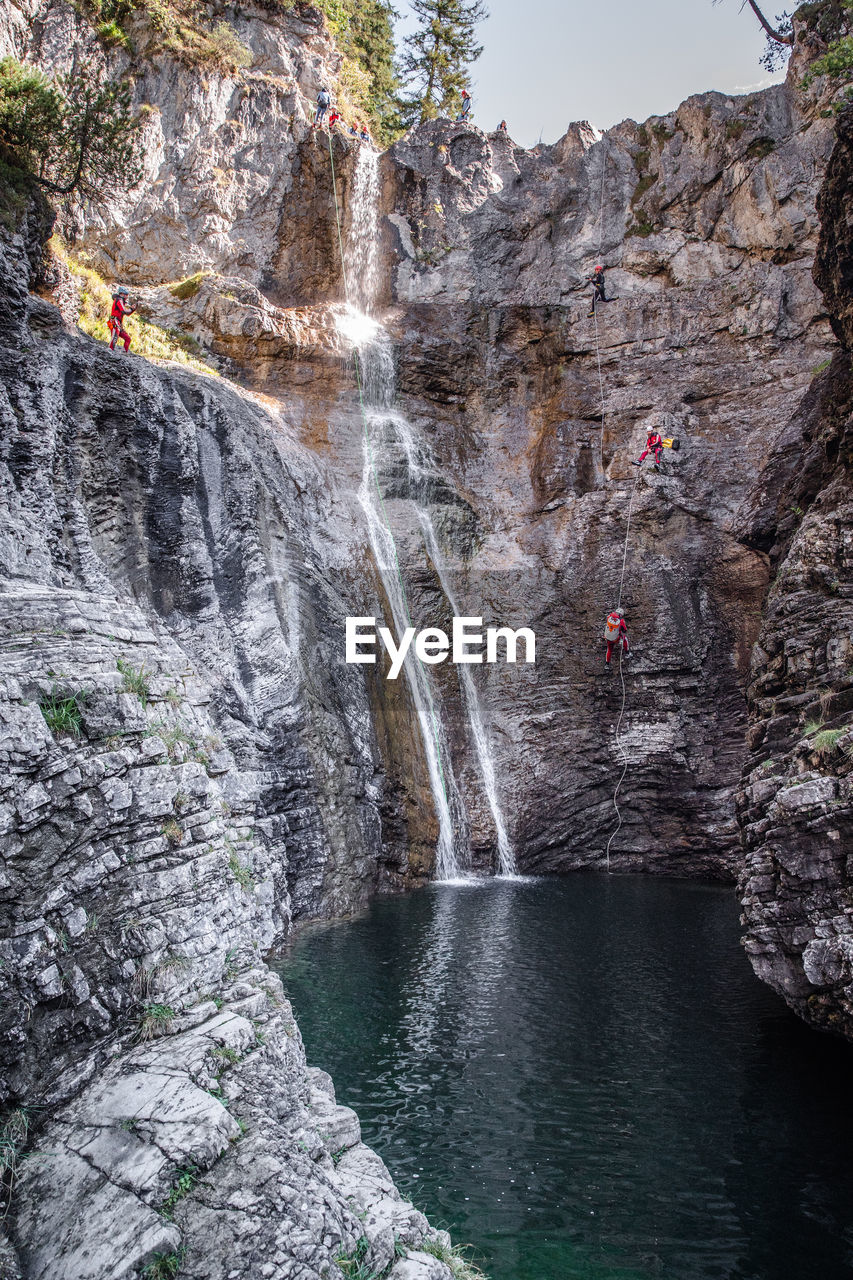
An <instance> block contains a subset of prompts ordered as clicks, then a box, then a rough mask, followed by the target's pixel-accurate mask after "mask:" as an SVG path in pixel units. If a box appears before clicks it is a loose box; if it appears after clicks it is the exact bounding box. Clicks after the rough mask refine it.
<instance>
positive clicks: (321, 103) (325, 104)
mask: <svg viewBox="0 0 853 1280" xmlns="http://www.w3.org/2000/svg"><path fill="white" fill-rule="evenodd" d="M331 105H332V95H331V94H330V93H329V90H328V89H327V88H326V86H325V85H323V88H322V89H321V90H320V92H319V93H318V94H317V110H316V111H315V112H314V123H313V124H312V126H311V128H312V129H316V128H317V126H318V125H319V124H322V123H323V117H324V116H325V114H326V112H327V111H328V110H329V107H330V106H331Z"/></svg>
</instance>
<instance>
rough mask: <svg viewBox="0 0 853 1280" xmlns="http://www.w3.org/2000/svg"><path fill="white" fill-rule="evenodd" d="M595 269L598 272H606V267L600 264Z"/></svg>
mask: <svg viewBox="0 0 853 1280" xmlns="http://www.w3.org/2000/svg"><path fill="white" fill-rule="evenodd" d="M595 269H596V271H603V270H604V267H603V266H602V265H601V263H599V264H598V266H597V267H596V268H595Z"/></svg>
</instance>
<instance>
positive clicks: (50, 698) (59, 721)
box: [39, 685, 86, 738]
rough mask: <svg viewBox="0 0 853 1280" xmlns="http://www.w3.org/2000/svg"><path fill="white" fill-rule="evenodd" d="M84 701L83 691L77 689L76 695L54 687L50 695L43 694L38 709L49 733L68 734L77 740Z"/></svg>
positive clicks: (81, 721) (80, 727) (81, 722)
mask: <svg viewBox="0 0 853 1280" xmlns="http://www.w3.org/2000/svg"><path fill="white" fill-rule="evenodd" d="M85 701H86V692H85V690H83V689H78V690H77V692H76V693H69V692H68V690H67V689H60V688H59V686H58V685H54V686H53V688H52V689H51V691H50V693H47V694H43V695H42V697H41V698H40V699H39V709H40V710H41V713H42V715H43V716H44V719H45V723H46V724H47V727H48V729H50V731H51V733H54V734H59V733H68V734H70V735H71V736H72V737H73V738H79V737H80V732H81V729H82V724H83V703H84V702H85Z"/></svg>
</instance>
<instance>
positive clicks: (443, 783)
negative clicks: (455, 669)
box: [328, 132, 450, 810]
mask: <svg viewBox="0 0 853 1280" xmlns="http://www.w3.org/2000/svg"><path fill="white" fill-rule="evenodd" d="M328 138H329V161H330V162H331V168H332V194H333V196H334V199H335V223H336V226H337V233H338V250H339V252H340V255H341V275H342V277H343V282H344V296H345V297H346V300H347V304H348V305H351V304H350V290H349V279H348V277H347V264H346V257H345V256H344V239H343V233H342V231H341V208H340V204H339V202H338V183H337V178H336V176H335V154H334V151H333V149H332V135H331V132H329V134H328ZM352 358H353V365H354V367H355V382H356V386H357V387H358V404H359V408H360V410H361V423H362V430H363V432H364V440H365V444H366V446H367V457H368V462H369V465H370V474H371V476H372V477H373V484H374V486H375V488H376V496H377V498H378V500H379V509H380V511H381V512H382V520H383V522H384V524H385V528H386V529H387V530H388V537H389V539H390V541H391V550H392V552H393V555H394V569H395V572H396V574H397V580H398V581H399V583H400V595H401V597H402V600H403V610H404V614H405V619H406V624H407V625H408V626H410V627H411V626H412V625H413V623H412V615H411V612H410V610H409V596H408V593H407V591H406V583H405V579H404V578H403V570H402V568H401V565H400V557H399V555H398V554H397V540H396V538H395V537H394V530H393V529H392V528H391V521H390V520H389V518H388V512H387V511H386V509H385V499H384V498H383V496H382V487H381V485H380V483H379V475H378V472H377V470H376V459H375V458H374V454H373V441H372V440H371V438H370V427H369V424H368V419H367V407H366V405H365V403H364V387H363V382H362V376H361V360H360V358H359V353H358V348H357V347H356V346H353V352H352ZM424 687H425V689H426V695H427V698H428V700H429V714H430V721H431V723H432V737H433V743H434V745H435V756H436V761H437V763H438V776H439V780H440V781H441V789H442V791H443V793H444V802H445V804H446V805H447V807H448V810H449V809H450V800H449V799H448V795H447V783H446V781H445V777H444V761H443V758H442V752H441V740H440V738H439V733H438V721H437V718H436V714H435V703H434V702H433V697H432V691H431V689H430V687H429V681H428V680H426V681H424Z"/></svg>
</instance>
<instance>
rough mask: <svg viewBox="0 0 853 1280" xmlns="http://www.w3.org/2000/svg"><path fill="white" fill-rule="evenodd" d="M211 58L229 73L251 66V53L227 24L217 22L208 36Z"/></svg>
mask: <svg viewBox="0 0 853 1280" xmlns="http://www.w3.org/2000/svg"><path fill="white" fill-rule="evenodd" d="M210 43H211V46H212V50H213V52H212V58H213V59H215V60H216V61H218V62H219V63H220V65H221V66H223V67H224V68H226V70H230V71H239V70H240V69H241V68H242V67H250V66H251V65H252V51H251V49H248V48H247V47H246V45H244V44H243V42H242V41H241V40H240V38H239V36H238V35H237V32H236V31H235V30H234V28H233V27H230V26H229V25H228V23H227V22H217V24H216V26H215V27H214V28H213V31H212V33H211V36H210Z"/></svg>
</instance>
